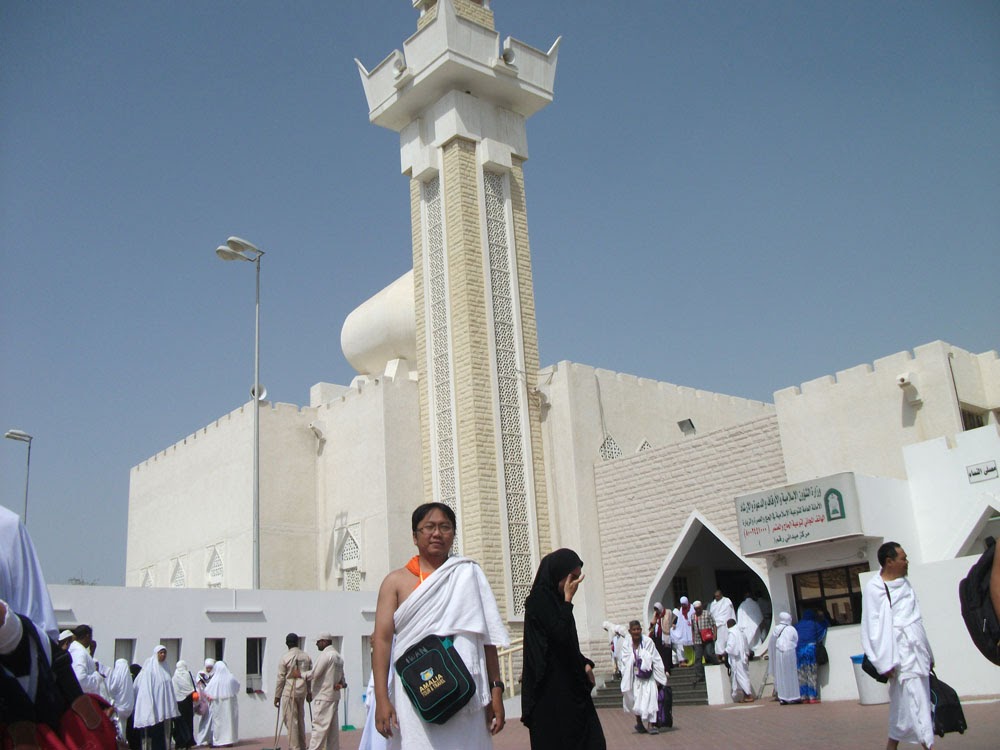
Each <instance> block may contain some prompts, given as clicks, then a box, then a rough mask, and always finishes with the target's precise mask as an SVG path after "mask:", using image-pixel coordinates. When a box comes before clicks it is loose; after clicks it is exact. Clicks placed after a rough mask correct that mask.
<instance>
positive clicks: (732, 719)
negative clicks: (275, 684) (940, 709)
mask: <svg viewBox="0 0 1000 750" xmlns="http://www.w3.org/2000/svg"><path fill="white" fill-rule="evenodd" d="M997 686H998V687H1000V672H998V676H997ZM963 707H964V709H965V718H966V721H967V722H968V724H969V729H968V730H967V731H966V732H965V734H962V735H959V734H949V735H947V736H945V737H944V738H943V739H942V738H938V740H937V742H936V744H935V745H934V747H935V748H936V749H937V750H952V748H954V750H996V749H997V748H998V747H1000V696H998V697H994V698H981V699H969V700H967V701H965V702H963ZM598 713H599V714H600V717H601V724H602V725H603V726H604V734H605V736H606V737H607V740H608V748H609V750H631V748H654V747H665V748H670V747H677V748H679V747H687V748H692V747H695V746H700V747H722V748H747V749H748V750H772V749H773V750H786V749H787V750H791V748H798V747H814V748H822V749H823V750H858V748H872V749H873V750H876V749H878V750H880V749H881V748H884V747H885V739H886V735H885V730H886V723H887V720H888V715H889V707H888V705H878V706H862V705H860V704H858V703H856V702H854V701H835V702H830V703H819V704H816V705H809V706H779V705H778V704H777V703H773V702H769V701H762V702H761V703H757V704H753V705H747V706H679V707H678V708H677V709H676V710H675V711H674V728H673V729H671V730H668V731H665V732H663V733H661V734H659V735H656V736H653V735H639V734H635V733H634V731H633V719H632V717H630V716H628V715H626V714H625V712H623V711H620V710H617V709H600V710H599V711H598ZM273 739H274V738H273V737H267V738H260V739H256V740H243V741H241V742H240V743H238V746H239V747H243V748H248V750H250V749H252V750H259V748H264V747H271V745H272V741H273ZM360 741H361V728H360V725H359V727H358V730H357V731H353V732H341V735H340V747H341V750H357V748H358V744H359V742H360ZM696 743H697V745H696ZM278 745H279V747H281V748H282V749H283V750H287V748H288V742H287V740H286V739H285V738H284V737H281V738H279V740H278ZM493 746H494V748H496V750H527V748H528V731H527V730H526V729H525V728H524V726H523V725H522V724H521V722H520V721H519V720H518V719H514V720H512V721H511V722H510V723H508V724H507V727H506V728H505V729H504V731H503V732H501V733H500V735H499V736H497V737H496V739H495V740H494V743H493ZM900 747H913V748H915V747H918V746H917V745H900ZM552 750H562V748H552Z"/></svg>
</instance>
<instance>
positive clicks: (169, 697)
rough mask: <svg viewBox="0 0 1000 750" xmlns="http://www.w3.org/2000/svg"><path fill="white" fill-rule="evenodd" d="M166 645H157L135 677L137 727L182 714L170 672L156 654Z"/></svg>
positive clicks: (157, 722)
mask: <svg viewBox="0 0 1000 750" xmlns="http://www.w3.org/2000/svg"><path fill="white" fill-rule="evenodd" d="M166 650H167V647H166V646H162V645H160V646H157V647H156V648H155V649H153V655H152V656H150V657H149V658H148V659H146V661H145V662H144V663H143V665H142V671H141V672H140V673H139V676H138V677H136V678H135V714H134V717H135V718H134V721H133V723H134V725H135V728H136V729H142V728H143V727H151V726H153V725H155V724H159V723H160V722H163V721H166V720H167V719H172V718H173V717H175V716H180V711H178V710H177V701H176V700H175V699H174V686H173V684H172V683H171V680H170V672H168V671H167V668H166V667H165V666H163V664H162V663H161V662H160V660H159V659H157V658H156V655H157V654H158V653H159V652H160V651H166Z"/></svg>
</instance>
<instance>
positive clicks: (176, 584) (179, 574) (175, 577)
mask: <svg viewBox="0 0 1000 750" xmlns="http://www.w3.org/2000/svg"><path fill="white" fill-rule="evenodd" d="M170 586H171V587H172V588H175V589H182V588H184V587H185V586H187V576H186V575H185V574H184V566H183V565H181V561H180V560H177V561H176V562H174V572H173V574H172V575H171V576H170Z"/></svg>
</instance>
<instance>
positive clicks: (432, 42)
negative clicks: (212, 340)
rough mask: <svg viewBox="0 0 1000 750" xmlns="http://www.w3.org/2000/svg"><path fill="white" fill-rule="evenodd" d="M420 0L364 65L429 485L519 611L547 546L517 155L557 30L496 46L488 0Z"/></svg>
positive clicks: (541, 94)
mask: <svg viewBox="0 0 1000 750" xmlns="http://www.w3.org/2000/svg"><path fill="white" fill-rule="evenodd" d="M413 6H414V7H415V8H417V9H418V10H419V11H420V18H419V20H418V22H417V32H416V33H415V34H414V35H413V36H411V37H410V38H409V39H407V40H406V41H405V42H404V43H403V51H402V52H400V51H398V50H396V51H394V52H392V54H390V55H389V56H388V57H387V58H386V59H385V60H383V61H382V62H381V63H379V64H378V65H377V66H376V67H375V68H374V69H373V70H372V71H371V72H369V71H367V70H366V69H365V68H364V66H363V65H362V64H361V63H360V62H358V68H359V69H360V71H361V79H362V82H363V84H364V87H365V94H366V96H367V97H368V107H369V118H370V119H371V121H372V122H373V123H375V124H376V125H381V126H383V127H386V128H389V129H391V130H395V131H396V132H398V133H399V134H400V156H401V166H402V172H403V174H405V175H407V176H408V177H409V178H410V211H411V217H412V226H413V276H414V297H415V306H416V318H417V360H418V361H417V369H418V371H419V380H420V416H421V431H422V445H423V466H424V496H425V498H426V499H431V498H433V499H434V500H437V501H440V502H444V503H447V504H448V505H450V506H452V507H453V508H454V509H455V511H456V513H457V515H458V519H459V535H458V541H457V542H456V545H457V546H458V547H459V549H460V551H461V552H462V554H465V555H469V556H470V557H473V558H475V559H476V560H477V561H478V562H479V563H480V565H481V566H482V567H483V570H484V571H485V572H486V575H487V577H488V578H489V580H490V583H491V585H492V586H493V589H494V591H495V593H496V594H497V599H498V600H499V601H500V603H501V607H505V609H506V613H507V617H508V618H509V619H512V620H515V621H516V620H519V619H521V616H522V614H523V611H524V599H525V597H526V596H527V594H528V590H529V589H530V587H531V581H532V577H533V575H534V570H535V567H536V566H537V564H538V560H539V556H540V553H541V552H547V551H548V548H549V546H550V542H549V540H550V532H549V509H548V503H547V501H546V496H545V472H544V467H543V460H542V439H541V431H540V409H541V404H540V399H539V397H538V394H537V392H536V385H537V383H536V381H537V377H538V367H539V365H538V337H537V332H536V327H535V303H534V293H533V290H532V281H531V253H530V249H529V246H528V222H527V213H526V210H525V197H524V173H523V164H524V161H525V160H526V159H527V158H528V148H527V136H526V132H525V122H526V120H527V118H528V117H530V116H531V115H532V114H534V113H535V112H537V111H538V110H539V109H541V108H542V107H544V106H545V105H547V104H548V103H549V102H551V101H552V89H553V80H554V78H555V71H556V57H557V50H558V47H559V40H556V42H555V44H553V45H552V48H551V49H550V50H549V51H548V52H547V53H546V52H541V51H539V50H536V49H534V48H532V47H529V46H527V45H526V44H523V43H521V42H518V41H516V40H514V39H512V38H510V37H508V38H507V39H505V40H504V41H503V44H502V46H501V43H500V36H499V34H498V33H497V32H496V31H495V29H494V25H493V12H492V10H491V9H490V3H489V1H488V0H478V1H477V0H413ZM417 500H418V498H414V504H416V501H417Z"/></svg>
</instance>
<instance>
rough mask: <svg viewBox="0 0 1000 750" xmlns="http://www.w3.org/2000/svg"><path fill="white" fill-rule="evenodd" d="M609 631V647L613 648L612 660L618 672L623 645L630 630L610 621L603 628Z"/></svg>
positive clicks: (605, 622)
mask: <svg viewBox="0 0 1000 750" xmlns="http://www.w3.org/2000/svg"><path fill="white" fill-rule="evenodd" d="M601 627H603V628H604V629H605V630H607V631H608V638H609V639H610V642H609V645H610V647H611V660H612V661H613V662H614V667H615V670H618V669H619V667H618V659H619V657H620V656H621V649H622V645H623V644H624V643H625V639H626V638H627V637H628V628H626V627H625V626H624V625H616V624H615V623H613V622H610V621H609V620H605V621H604V624H603V625H602V626H601Z"/></svg>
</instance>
